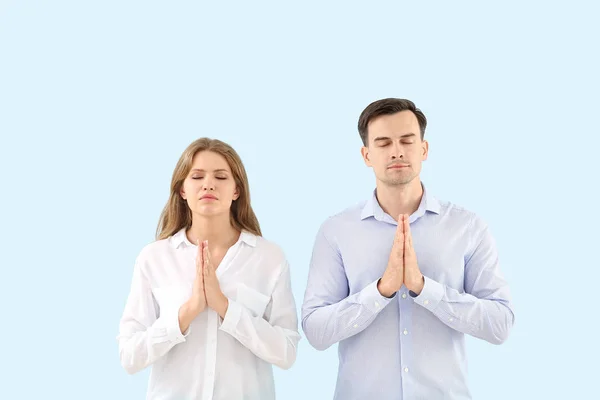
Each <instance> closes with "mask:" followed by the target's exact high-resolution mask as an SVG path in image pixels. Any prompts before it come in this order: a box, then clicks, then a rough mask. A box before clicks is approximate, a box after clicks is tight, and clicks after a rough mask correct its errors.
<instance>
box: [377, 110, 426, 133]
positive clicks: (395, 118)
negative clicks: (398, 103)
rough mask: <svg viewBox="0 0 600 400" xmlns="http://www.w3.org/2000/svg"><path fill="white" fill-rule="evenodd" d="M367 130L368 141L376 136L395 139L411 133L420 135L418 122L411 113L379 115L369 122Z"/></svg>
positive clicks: (401, 112)
mask: <svg viewBox="0 0 600 400" xmlns="http://www.w3.org/2000/svg"><path fill="white" fill-rule="evenodd" d="M368 128H369V139H370V140H373V139H374V138H376V137H378V136H385V137H389V138H395V137H400V136H403V135H406V134H411V133H413V134H415V135H420V128H419V120H418V119H417V116H416V115H415V114H413V113H412V112H411V111H400V112H397V113H395V114H389V115H380V116H378V117H376V118H374V119H372V120H371V121H370V122H369V125H368Z"/></svg>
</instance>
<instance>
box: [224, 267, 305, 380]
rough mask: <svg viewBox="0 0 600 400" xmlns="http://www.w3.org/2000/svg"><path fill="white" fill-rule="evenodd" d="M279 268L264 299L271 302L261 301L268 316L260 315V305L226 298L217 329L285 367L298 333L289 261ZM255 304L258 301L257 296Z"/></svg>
mask: <svg viewBox="0 0 600 400" xmlns="http://www.w3.org/2000/svg"><path fill="white" fill-rule="evenodd" d="M280 271H281V272H280V275H279V278H278V279H277V281H276V284H275V287H274V289H273V292H272V294H271V297H270V299H268V298H267V301H268V303H270V304H263V306H265V305H266V306H267V307H268V308H270V310H269V312H267V314H268V316H267V318H263V314H264V312H262V311H261V308H262V309H263V310H264V309H267V307H261V306H259V307H258V308H256V307H253V308H249V307H247V306H246V305H245V304H243V303H242V302H241V301H235V300H232V299H229V306H228V308H227V312H226V313H225V318H224V319H223V322H222V324H221V326H220V327H219V329H221V330H222V331H224V332H227V333H228V334H230V335H231V336H233V337H234V338H236V339H237V340H238V341H239V342H240V343H241V344H242V345H244V346H245V347H246V348H247V349H249V350H250V351H252V352H253V353H254V354H255V355H256V356H257V357H259V358H261V359H262V360H264V361H266V362H268V363H271V364H273V365H276V366H278V367H280V368H282V369H288V368H290V367H291V366H292V365H293V364H294V362H295V360H296V351H297V346H298V342H299V341H300V334H299V333H298V315H297V311H296V302H295V300H294V296H293V293H292V287H291V279H290V268H289V264H288V263H287V262H284V263H283V264H282V268H281V269H280ZM255 295H257V296H261V297H262V296H264V295H260V294H255ZM265 297H266V296H265ZM257 303H261V300H260V299H258V301H257ZM257 310H258V311H257Z"/></svg>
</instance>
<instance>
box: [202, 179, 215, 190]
mask: <svg viewBox="0 0 600 400" xmlns="http://www.w3.org/2000/svg"><path fill="white" fill-rule="evenodd" d="M202 190H204V191H209V190H215V180H214V179H213V178H210V177H208V176H206V177H204V179H203V182H202Z"/></svg>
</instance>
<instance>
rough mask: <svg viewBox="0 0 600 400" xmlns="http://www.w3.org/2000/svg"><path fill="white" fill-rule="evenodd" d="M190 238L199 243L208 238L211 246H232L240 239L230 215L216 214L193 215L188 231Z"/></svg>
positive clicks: (191, 240)
mask: <svg viewBox="0 0 600 400" xmlns="http://www.w3.org/2000/svg"><path fill="white" fill-rule="evenodd" d="M186 234H187V237H188V240H189V241H190V242H192V243H193V244H196V245H197V244H198V241H200V242H202V241H204V240H208V245H209V247H211V248H215V247H216V248H221V247H227V248H228V247H230V246H232V245H233V243H235V242H236V241H237V239H238V236H239V232H238V231H237V230H236V229H235V228H234V227H233V226H231V222H230V220H229V215H228V214H225V215H215V216H211V217H206V216H200V215H195V214H194V215H193V218H192V226H191V227H190V228H188V230H187V231H186Z"/></svg>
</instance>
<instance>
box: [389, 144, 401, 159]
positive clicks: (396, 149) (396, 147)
mask: <svg viewBox="0 0 600 400" xmlns="http://www.w3.org/2000/svg"><path fill="white" fill-rule="evenodd" d="M403 157H404V150H403V147H402V146H401V145H400V143H394V144H393V145H392V154H391V158H392V160H396V159H402V158H403Z"/></svg>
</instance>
